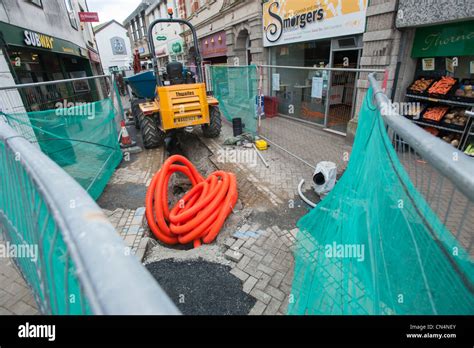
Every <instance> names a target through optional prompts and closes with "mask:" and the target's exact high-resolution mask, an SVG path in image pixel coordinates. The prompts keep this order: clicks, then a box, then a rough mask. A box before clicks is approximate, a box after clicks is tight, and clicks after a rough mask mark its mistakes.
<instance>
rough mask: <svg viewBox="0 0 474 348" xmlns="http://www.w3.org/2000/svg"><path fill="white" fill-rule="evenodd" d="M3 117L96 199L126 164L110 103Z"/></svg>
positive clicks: (100, 102) (104, 102)
mask: <svg viewBox="0 0 474 348" xmlns="http://www.w3.org/2000/svg"><path fill="white" fill-rule="evenodd" d="M3 115H4V116H6V118H7V120H8V123H9V124H10V125H11V126H12V127H13V128H14V129H15V130H16V131H17V132H18V133H20V134H21V135H22V136H24V137H25V138H26V139H27V140H29V141H30V142H32V143H34V144H37V145H38V146H39V147H40V148H41V150H42V151H43V152H44V153H45V154H46V155H47V156H48V157H50V158H51V159H52V160H53V161H54V162H56V163H57V164H58V165H59V166H61V167H62V168H63V169H64V170H65V171H66V172H67V173H68V174H69V175H71V176H72V177H73V178H74V179H75V180H76V181H77V182H79V184H80V185H81V186H82V187H83V188H84V189H86V190H87V191H88V193H89V194H90V195H91V196H92V197H93V198H94V199H97V198H99V196H100V195H101V194H102V192H103V190H104V188H105V186H106V185H107V183H108V181H109V180H110V178H111V176H112V174H113V172H114V170H115V168H116V167H117V166H118V164H119V163H120V161H121V160H122V152H121V150H120V144H119V142H118V132H117V129H116V124H115V121H114V117H115V114H114V107H113V105H112V102H111V100H110V99H104V100H101V101H97V102H94V103H84V104H81V105H78V106H75V107H72V108H67V109H53V110H46V111H37V112H28V113H17V114H8V115H5V114H3Z"/></svg>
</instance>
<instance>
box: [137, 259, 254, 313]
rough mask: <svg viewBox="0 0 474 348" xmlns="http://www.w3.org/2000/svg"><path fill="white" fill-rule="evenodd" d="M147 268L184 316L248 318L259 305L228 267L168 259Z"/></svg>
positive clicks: (196, 261)
mask: <svg viewBox="0 0 474 348" xmlns="http://www.w3.org/2000/svg"><path fill="white" fill-rule="evenodd" d="M146 268H147V269H148V271H149V272H150V273H151V274H152V275H153V276H154V277H155V279H156V280H157V281H158V283H159V284H160V286H161V287H162V288H163V290H164V291H165V292H166V293H167V294H168V296H169V297H170V298H171V300H172V301H173V302H174V303H175V304H176V306H177V307H178V308H179V310H180V311H181V312H182V313H183V314H185V315H247V314H248V313H249V312H250V310H251V309H252V308H253V306H254V305H255V302H256V300H255V299H254V298H253V297H252V296H250V295H248V294H246V293H245V292H244V291H243V290H242V281H241V280H240V279H238V278H236V277H235V276H234V275H232V274H230V273H229V272H230V270H231V268H230V267H229V266H224V265H221V264H217V263H211V262H208V261H204V260H202V259H198V260H190V261H174V260H172V259H167V260H162V261H158V262H153V263H150V264H147V265H146Z"/></svg>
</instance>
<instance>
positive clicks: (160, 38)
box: [156, 36, 168, 41]
mask: <svg viewBox="0 0 474 348" xmlns="http://www.w3.org/2000/svg"><path fill="white" fill-rule="evenodd" d="M156 39H157V40H158V41H166V40H167V39H168V38H167V37H166V36H157V37H156Z"/></svg>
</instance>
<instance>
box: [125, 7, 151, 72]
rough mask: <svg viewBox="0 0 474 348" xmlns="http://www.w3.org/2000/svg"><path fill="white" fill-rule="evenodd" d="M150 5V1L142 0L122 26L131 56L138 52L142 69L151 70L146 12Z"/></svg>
mask: <svg viewBox="0 0 474 348" xmlns="http://www.w3.org/2000/svg"><path fill="white" fill-rule="evenodd" d="M150 5H151V1H150V0H143V1H142V2H141V3H140V5H138V7H137V8H136V9H135V10H134V11H133V12H132V13H131V14H130V15H129V16H128V17H127V19H125V21H124V22H123V26H124V27H125V29H127V32H128V37H129V40H130V45H131V47H132V51H133V52H132V54H133V53H134V52H138V53H139V54H140V60H141V62H142V68H145V69H149V68H151V54H150V50H149V48H148V38H147V33H148V25H149V22H148V17H147V16H146V10H147V9H148V7H149V6H150Z"/></svg>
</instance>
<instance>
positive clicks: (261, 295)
mask: <svg viewBox="0 0 474 348" xmlns="http://www.w3.org/2000/svg"><path fill="white" fill-rule="evenodd" d="M250 295H252V296H253V297H255V298H256V299H257V300H259V301H261V302H263V303H265V304H266V305H268V304H269V303H270V300H271V299H272V297H271V296H270V295H268V294H267V293H265V292H263V291H262V290H259V289H255V288H253V289H252V291H250Z"/></svg>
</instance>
